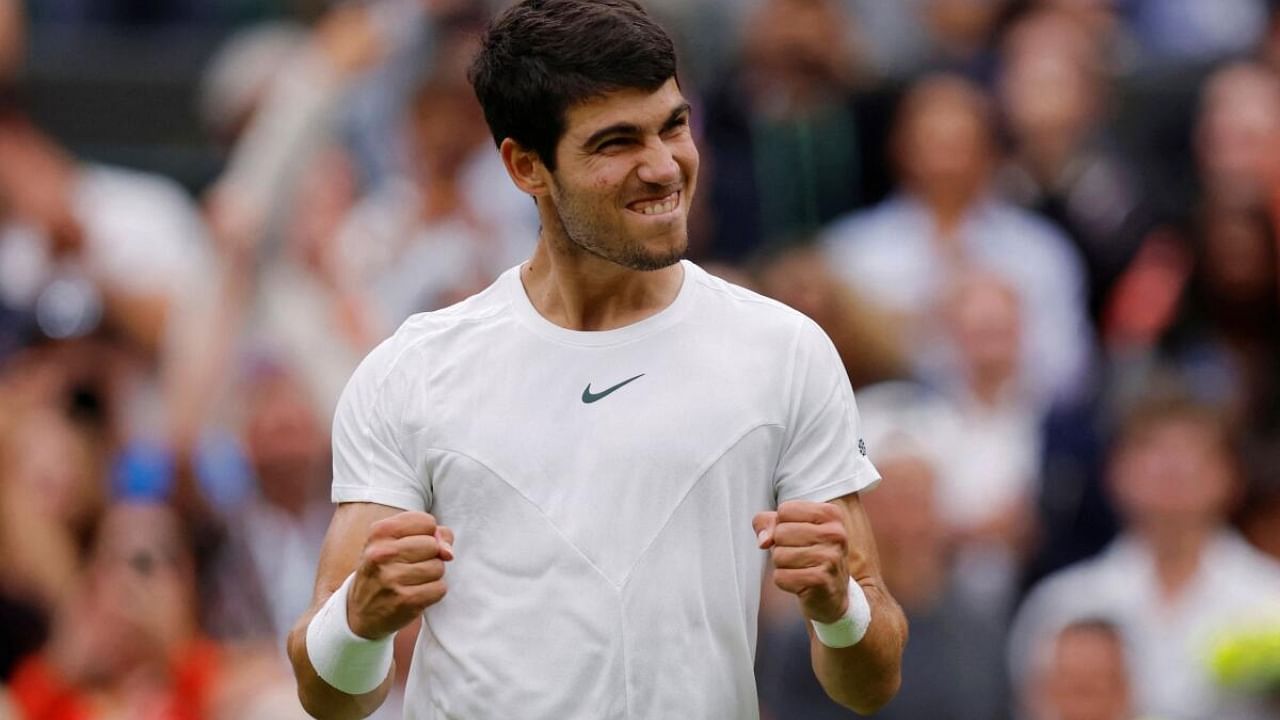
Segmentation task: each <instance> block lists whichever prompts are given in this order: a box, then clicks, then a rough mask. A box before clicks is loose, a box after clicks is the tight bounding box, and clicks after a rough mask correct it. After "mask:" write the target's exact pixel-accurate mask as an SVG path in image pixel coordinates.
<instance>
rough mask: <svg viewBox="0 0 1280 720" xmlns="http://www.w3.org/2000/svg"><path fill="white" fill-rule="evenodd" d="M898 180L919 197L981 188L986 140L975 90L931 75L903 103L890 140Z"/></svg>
mask: <svg viewBox="0 0 1280 720" xmlns="http://www.w3.org/2000/svg"><path fill="white" fill-rule="evenodd" d="M895 140H896V142H895V151H896V154H897V158H898V164H899V167H900V168H901V171H902V175H903V180H904V181H905V182H906V183H907V184H908V186H909V187H910V188H911V189H912V190H913V191H914V192H916V193H918V194H920V195H922V196H923V197H925V198H948V197H954V196H962V197H969V196H972V195H973V194H974V193H975V192H976V191H977V190H979V189H980V188H981V187H982V186H984V185H985V184H986V181H987V176H988V173H989V171H990V168H991V163H992V160H993V158H992V151H993V147H992V137H991V126H990V123H989V115H988V113H987V107H986V101H985V99H984V98H983V96H982V93H981V91H980V90H978V89H977V88H976V87H974V86H973V85H972V84H970V83H969V82H968V81H965V80H963V79H961V78H958V77H947V76H943V77H934V78H931V79H926V80H924V81H922V82H921V83H920V84H918V85H917V86H916V87H915V88H913V89H912V90H911V91H910V92H909V93H908V94H907V97H906V98H905V99H904V100H903V105H902V109H901V110H900V111H899V123H898V129H897V136H896V138H895Z"/></svg>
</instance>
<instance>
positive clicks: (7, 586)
mask: <svg viewBox="0 0 1280 720" xmlns="http://www.w3.org/2000/svg"><path fill="white" fill-rule="evenodd" d="M16 379H17V378H16V376H12V375H11V376H9V377H5V378H3V379H2V380H0V386H2V387H3V389H4V390H5V392H4V393H3V398H4V400H3V403H2V404H0V640H2V641H0V683H2V682H4V681H6V680H7V679H8V678H9V677H10V675H11V673H12V672H13V670H14V667H15V664H16V662H17V661H18V660H19V658H20V657H22V656H23V655H26V654H28V653H31V652H33V651H35V650H36V649H37V648H39V647H40V646H41V645H42V644H43V642H44V641H45V639H46V637H47V633H48V629H49V624H50V622H51V620H52V618H53V614H54V612H55V609H56V608H57V606H58V604H59V603H60V602H62V601H63V600H64V599H65V598H66V597H67V596H68V595H70V594H72V593H74V592H75V591H76V580H77V576H78V568H79V566H80V555H81V551H82V549H83V548H84V546H85V545H86V544H87V541H88V537H89V534H90V532H91V530H92V528H93V526H94V524H95V523H96V521H97V516H98V513H99V511H100V507H101V503H102V491H101V480H100V478H99V476H98V472H97V468H98V467H99V466H100V465H101V463H102V462H103V460H104V458H103V457H102V456H101V454H100V453H99V452H98V447H97V446H96V445H95V443H94V442H93V439H92V435H91V434H90V432H89V430H88V429H87V428H86V427H84V426H83V425H81V424H77V423H75V422H73V421H72V420H71V419H70V418H68V417H67V416H66V415H65V414H63V413H62V412H60V410H59V409H58V408H55V407H52V406H49V405H45V404H29V403H26V402H23V401H20V400H19V398H20V397H21V395H22V394H23V393H22V391H21V389H20V388H18V387H15V385H14V383H15V381H16ZM28 392H29V391H28Z"/></svg>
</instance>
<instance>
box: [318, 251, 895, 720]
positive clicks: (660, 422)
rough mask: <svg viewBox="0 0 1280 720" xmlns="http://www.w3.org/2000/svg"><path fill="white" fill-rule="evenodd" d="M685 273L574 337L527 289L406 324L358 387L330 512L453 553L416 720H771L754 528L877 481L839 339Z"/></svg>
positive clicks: (412, 695)
mask: <svg viewBox="0 0 1280 720" xmlns="http://www.w3.org/2000/svg"><path fill="white" fill-rule="evenodd" d="M683 270H684V282H683V285H682V288H681V290H680V292H679V294H678V296H677V298H676V299H675V300H674V301H673V302H672V304H671V305H669V306H668V307H667V308H665V309H664V310H662V311H661V312H659V313H657V314H655V315H653V316H650V317H648V318H646V319H644V320H642V321H640V322H637V323H635V324H632V325H629V326H626V327H623V328H620V329H617V330H610V331H604V332H576V331H572V330H567V329H565V328H561V327H559V326H557V325H554V324H552V323H551V322H549V321H548V320H546V319H545V318H543V317H542V316H541V315H540V314H539V313H538V311H537V310H536V309H535V308H534V307H533V305H532V304H531V303H530V301H529V299H528V297H527V296H526V294H525V291H524V288H523V285H522V282H521V280H520V275H519V269H518V268H513V269H511V270H510V271H508V272H506V273H504V274H503V275H502V276H501V277H500V278H499V280H498V281H497V282H496V283H494V284H493V285H492V286H491V287H489V288H488V289H487V290H485V291H484V292H482V293H481V294H479V295H477V296H475V297H472V298H470V299H468V300H466V301H464V302H462V303H460V304H458V305H456V306H453V307H451V308H448V309H446V310H442V311H439V312H434V313H427V314H422V315H417V316H415V317H413V318H412V319H410V320H409V321H408V322H407V323H405V324H404V326H403V327H402V328H401V329H400V330H399V331H398V332H397V333H396V334H395V335H394V336H393V337H392V338H391V339H390V340H388V341H387V342H385V343H383V344H382V345H381V346H379V347H378V348H377V349H376V350H374V352H373V353H372V354H371V355H370V356H369V357H368V358H367V359H366V360H365V362H364V363H363V364H362V365H361V367H360V369H359V370H357V372H356V374H355V376H354V377H353V378H352V380H351V383H350V385H349V386H348V388H347V390H346V391H345V393H344V395H343V399H342V400H341V402H340V404H339V409H338V414H337V418H336V420H335V423H334V441H333V442H334V483H333V499H334V501H335V502H352V501H369V502H376V503H381V504H385V505H391V506H395V507H399V508H404V509H409V510H425V511H429V512H431V513H433V514H435V516H436V517H437V518H438V520H439V521H440V522H441V523H443V524H445V525H448V526H449V527H451V528H452V529H453V530H454V532H455V534H456V538H455V543H454V547H455V551H456V559H455V560H454V561H453V562H451V563H450V564H449V566H448V569H447V570H446V578H447V580H448V583H449V594H448V595H447V596H446V597H445V598H444V600H443V601H441V602H440V603H439V604H437V605H434V606H432V607H430V608H428V610H427V611H426V613H425V622H424V623H423V628H422V633H421V636H420V638H419V640H418V645H417V650H416V653H415V656H414V662H413V666H412V669H411V671H410V672H411V676H410V679H409V685H408V689H407V691H406V700H405V717H406V718H409V719H410V720H429V719H432V718H438V719H440V720H443V719H444V718H468V719H469V720H486V719H493V720H497V719H502V720H507V719H509V718H517V717H528V718H535V717H537V718H544V717H545V718H560V719H562V720H574V719H575V718H580V719H581V720H621V719H624V718H625V719H628V720H631V719H650V720H667V719H669V718H682V720H723V719H724V718H738V719H751V718H756V717H757V714H758V708H757V700H756V688H755V678H754V675H753V670H752V665H753V660H754V653H755V646H756V616H757V611H758V608H759V599H760V598H759V593H760V583H761V579H762V575H763V571H764V566H765V562H766V553H765V552H763V551H761V550H759V549H758V547H757V543H756V537H755V534H754V532H753V530H752V527H751V519H752V516H753V515H754V514H755V513H757V512H759V511H761V510H767V509H771V508H774V507H776V506H777V504H778V503H780V502H782V501H785V500H793V499H803V500H811V501H826V500H831V499H834V498H837V497H841V496H844V495H847V494H849V493H853V492H857V491H859V490H862V489H865V488H867V487H869V486H871V485H872V484H874V483H875V482H876V481H877V480H878V479H879V476H878V475H877V473H876V470H875V468H874V467H873V466H872V465H871V463H870V461H869V460H868V459H867V458H866V457H865V455H863V454H862V453H860V452H859V442H858V437H859V435H858V433H859V420H858V413H857V408H856V405H855V404H854V398H853V392H852V390H851V388H850V385H849V380H848V377H847V376H846V375H845V372H844V369H843V365H841V363H840V360H839V358H838V356H837V355H836V352H835V349H834V347H833V346H832V345H831V342H830V341H829V340H828V339H827V338H826V336H825V335H823V333H822V331H821V330H820V329H818V327H817V326H816V325H815V324H813V323H812V322H811V321H810V320H808V319H807V318H805V317H804V316H802V315H800V314H799V313H797V312H795V311H793V310H791V309H789V308H787V307H785V306H783V305H781V304H779V303H776V302H773V301H771V300H767V299H764V298H762V297H760V296H757V295H755V294H753V293H750V292H748V291H745V290H742V289H740V288H737V287H735V286H732V285H730V284H728V283H725V282H723V281H721V280H719V279H717V278H714V277H712V276H710V275H709V274H707V273H706V272H705V271H703V270H702V269H700V268H699V267H697V266H696V265H693V264H692V263H688V262H685V263H683Z"/></svg>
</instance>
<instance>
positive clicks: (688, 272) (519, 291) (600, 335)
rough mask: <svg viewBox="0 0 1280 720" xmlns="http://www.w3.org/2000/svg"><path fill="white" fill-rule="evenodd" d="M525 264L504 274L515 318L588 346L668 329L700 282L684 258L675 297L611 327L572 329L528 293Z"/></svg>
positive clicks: (560, 338)
mask: <svg viewBox="0 0 1280 720" xmlns="http://www.w3.org/2000/svg"><path fill="white" fill-rule="evenodd" d="M522 267H524V264H523V263H521V264H520V265H517V266H515V267H513V268H511V269H510V270H507V271H506V272H505V273H503V274H502V278H501V280H502V283H503V284H504V285H505V286H506V291H507V294H508V296H509V297H510V301H511V306H512V308H513V309H514V311H515V315H516V318H517V319H518V320H520V322H521V324H522V325H524V326H525V327H527V328H529V329H530V330H532V331H533V332H534V333H536V334H538V335H540V336H542V337H544V338H546V339H548V340H552V341H554V342H558V343H563V344H566V345H581V346H588V347H602V346H606V345H620V344H622V343H626V342H631V341H633V340H637V339H639V338H642V337H645V336H647V335H651V334H653V333H656V332H659V331H662V330H665V329H667V328H669V327H671V326H672V325H674V324H676V323H677V322H679V321H680V320H681V319H682V318H683V317H684V316H685V315H686V314H687V313H688V310H689V308H690V307H691V306H692V304H693V301H694V299H695V295H696V293H695V290H694V288H695V286H696V285H697V284H698V283H697V282H696V281H695V278H694V277H693V276H694V274H695V273H696V272H699V268H698V266H697V265H694V264H693V263H692V262H690V261H688V260H681V261H680V267H681V269H683V270H684V277H683V278H682V279H681V281H680V290H679V291H678V292H677V293H676V297H675V299H674V300H672V301H671V302H670V303H669V304H668V305H667V306H666V307H664V308H662V309H661V310H659V311H657V312H656V313H654V314H652V315H650V316H649V317H647V318H644V319H642V320H637V321H636V322H633V323H631V324H630V325H624V326H623V327H620V328H614V329H612V330H570V329H569V328H565V327H561V326H559V325H556V324H555V323H553V322H551V321H550V320H548V319H546V318H545V317H543V316H542V313H540V312H538V309H537V308H536V307H534V305H533V301H532V300H530V299H529V294H528V292H526V290H525V287H524V281H523V280H521V279H520V268H522Z"/></svg>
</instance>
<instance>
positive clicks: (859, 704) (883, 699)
mask: <svg viewBox="0 0 1280 720" xmlns="http://www.w3.org/2000/svg"><path fill="white" fill-rule="evenodd" d="M900 687H902V673H901V672H899V671H898V670H897V669H896V668H895V669H894V672H893V673H891V674H890V675H888V676H886V677H884V678H883V679H882V680H881V681H880V682H878V683H876V684H875V685H874V686H872V687H862V688H860V690H861V692H859V693H858V694H857V695H856V696H850V697H844V698H837V697H833V698H831V699H832V700H835V701H836V702H837V703H839V704H840V705H843V706H844V707H846V708H849V709H850V710H852V711H854V712H856V713H858V714H859V715H874V714H876V713H877V712H880V710H882V709H884V706H885V705H888V704H889V701H891V700H893V698H894V697H895V696H897V694H898V689H899V688H900Z"/></svg>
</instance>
